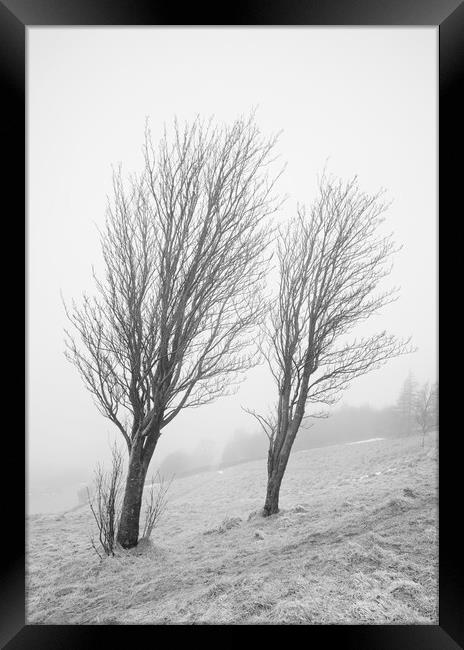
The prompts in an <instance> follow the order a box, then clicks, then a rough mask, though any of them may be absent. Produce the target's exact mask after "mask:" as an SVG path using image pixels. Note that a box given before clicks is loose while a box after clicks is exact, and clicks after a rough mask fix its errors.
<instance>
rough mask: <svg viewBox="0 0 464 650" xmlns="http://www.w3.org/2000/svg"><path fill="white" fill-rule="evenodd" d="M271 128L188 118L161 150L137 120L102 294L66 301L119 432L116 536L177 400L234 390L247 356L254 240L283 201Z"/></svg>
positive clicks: (83, 357) (255, 275) (118, 189)
mask: <svg viewBox="0 0 464 650" xmlns="http://www.w3.org/2000/svg"><path fill="white" fill-rule="evenodd" d="M275 142H276V138H275V137H273V138H271V139H267V138H264V137H263V136H262V135H261V134H260V132H259V129H258V128H257V126H256V125H255V123H254V120H253V117H250V118H248V119H238V120H237V121H235V122H234V123H233V124H232V125H230V126H229V125H226V126H221V127H214V126H212V125H211V123H208V124H204V123H202V122H201V121H200V120H196V121H195V122H193V123H192V124H190V125H188V124H187V125H186V126H185V127H182V128H181V127H180V126H179V125H178V123H177V121H175V123H174V129H173V137H172V139H170V138H169V137H168V134H167V133H166V130H165V135H164V137H163V139H162V140H161V142H160V144H159V147H158V149H157V151H156V152H155V148H154V146H153V143H152V138H151V134H150V131H149V129H148V128H147V129H146V134H145V145H144V148H143V152H144V168H143V171H142V172H141V174H140V175H136V176H132V177H131V178H130V179H129V181H128V182H127V183H124V182H123V179H122V173H121V170H120V169H119V170H118V171H116V172H115V174H114V179H113V190H114V191H113V197H112V200H110V201H109V205H108V213H107V219H106V224H105V228H104V230H103V232H102V233H101V245H102V250H103V258H104V263H105V267H106V270H105V277H104V278H103V279H98V278H97V277H96V274H95V272H94V278H95V281H96V286H97V289H98V293H97V295H96V296H94V297H89V296H87V295H84V297H83V302H82V304H80V305H79V306H78V305H77V304H76V303H74V302H73V303H72V306H71V307H66V312H67V315H68V317H69V319H70V321H71V323H72V325H73V328H74V329H73V331H72V333H69V332H67V357H68V359H69V360H70V361H71V362H72V363H73V364H74V365H75V366H76V367H77V369H78V370H79V372H80V374H81V377H82V379H83V380H84V383H85V385H86V387H87V388H88V389H89V390H90V392H91V393H92V395H93V396H94V400H95V402H96V405H97V407H98V408H99V409H100V411H101V413H102V414H103V415H104V416H106V417H107V418H109V419H110V420H111V421H112V422H113V423H114V425H115V426H116V427H117V428H118V430H119V431H120V433H121V435H122V436H123V437H124V440H125V441H126V444H127V449H128V452H129V464H128V474H127V483H126V489H125V494H124V502H123V506H122V514H121V520H120V523H119V530H118V541H119V543H120V544H121V545H122V546H123V547H125V548H130V547H133V546H135V545H136V544H137V541H138V535H139V518H140V507H141V499H142V492H143V486H144V482H145V477H146V473H147V470H148V466H149V463H150V460H151V458H152V455H153V452H154V450H155V448H156V445H157V442H158V440H159V437H160V435H161V432H162V430H163V429H164V428H165V427H166V425H168V424H169V423H170V422H171V421H172V420H173V419H174V418H175V417H176V416H177V415H178V413H179V412H180V411H181V409H184V408H187V407H195V406H199V405H201V404H205V403H207V402H211V401H212V400H214V399H216V398H217V397H219V396H220V395H223V394H224V393H226V392H229V391H231V390H233V388H234V386H235V385H236V384H237V382H238V381H239V379H240V375H241V373H242V372H243V371H244V370H246V369H247V368H249V367H250V366H251V365H253V364H254V363H255V362H256V360H257V359H256V355H255V353H254V352H253V346H252V343H253V337H252V332H253V329H254V327H255V325H256V323H257V322H259V321H260V319H261V317H262V313H263V303H262V300H261V290H262V287H263V282H264V278H265V270H266V261H267V260H266V256H265V254H264V253H263V252H264V251H265V249H266V245H267V243H268V240H269V236H270V227H269V220H268V219H266V217H268V216H269V215H270V214H271V213H273V212H274V211H275V210H276V209H277V207H278V203H277V200H276V197H275V196H274V194H273V192H274V185H275V181H276V179H277V177H278V175H279V174H274V175H271V172H270V171H269V168H270V167H269V166H270V165H271V163H272V156H273V151H274V145H275Z"/></svg>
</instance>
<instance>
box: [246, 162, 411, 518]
mask: <svg viewBox="0 0 464 650" xmlns="http://www.w3.org/2000/svg"><path fill="white" fill-rule="evenodd" d="M380 199H381V193H379V194H376V195H373V196H368V195H366V194H364V193H362V192H361V191H360V190H359V188H358V184H357V180H356V178H354V179H353V180H351V181H349V182H348V183H346V184H345V183H342V182H341V181H335V180H333V179H331V178H327V177H326V176H325V175H324V176H323V177H322V179H321V181H320V188H319V197H318V199H317V200H316V201H315V203H314V204H313V206H312V208H311V211H310V213H309V214H307V213H306V211H305V209H304V207H301V208H300V207H299V208H298V210H297V215H296V217H295V218H294V219H293V220H291V222H290V223H289V224H288V225H287V227H285V228H283V229H282V231H281V233H280V238H279V242H278V263H279V271H280V285H279V291H278V295H277V297H276V299H275V300H274V301H273V303H272V305H271V308H270V315H269V319H268V322H267V325H266V328H265V329H266V331H265V341H266V344H265V347H264V350H263V352H264V354H265V356H266V358H267V360H268V363H269V366H270V369H271V372H272V374H273V377H274V379H275V382H276V385H277V390H278V400H277V405H276V409H275V411H274V412H272V413H271V414H270V415H269V416H266V415H264V416H263V415H259V414H257V413H255V412H254V411H250V412H251V413H252V414H253V415H254V416H255V417H256V418H257V419H258V420H259V422H260V423H261V425H262V427H263V429H264V431H265V432H266V434H267V436H268V438H269V451H268V462H267V469H268V483H267V493H266V500H265V505H264V510H263V514H264V515H265V516H268V515H272V514H274V513H276V512H278V509H279V492H280V486H281V482H282V478H283V476H284V472H285V469H286V467H287V462H288V459H289V455H290V451H291V448H292V445H293V442H294V440H295V437H296V435H297V433H298V430H299V428H300V425H301V423H302V421H303V419H304V418H305V417H308V415H306V408H307V405H308V404H311V405H314V404H316V405H318V404H319V405H320V404H333V403H334V402H335V401H336V400H337V399H339V397H340V396H341V394H342V391H343V390H345V389H346V388H347V387H348V386H349V384H350V382H351V380H353V379H355V378H356V377H359V376H361V375H364V374H365V373H367V372H369V371H371V370H374V369H375V368H378V367H379V366H381V365H382V364H383V363H384V362H386V361H387V360H388V359H391V358H392V357H396V356H398V355H401V354H404V353H406V352H407V351H409V347H408V345H409V340H407V341H400V340H398V339H396V338H395V337H394V336H392V335H389V334H387V333H386V332H380V333H378V334H375V335H373V336H370V337H368V338H360V339H354V340H351V341H350V340H347V339H346V335H347V334H348V333H349V332H350V331H351V330H352V329H353V328H354V327H355V326H356V325H358V324H359V323H361V322H363V321H365V320H367V319H368V318H370V317H371V316H373V315H374V314H376V313H377V312H378V311H379V309H381V307H383V306H384V305H386V304H387V303H389V302H391V301H392V300H394V299H395V296H396V293H397V290H396V289H391V290H387V291H384V292H379V293H376V289H377V288H378V285H379V283H380V282H381V281H382V280H383V278H385V276H386V275H388V273H389V271H390V263H389V261H390V257H391V255H392V254H393V253H394V252H395V248H394V244H393V243H392V240H391V235H386V236H382V235H380V233H379V231H378V226H379V225H380V223H381V222H382V221H383V218H382V216H381V215H382V213H383V212H384V210H385V209H386V205H385V204H384V203H382V201H381V200H380ZM310 415H311V417H317V416H318V415H324V413H321V412H318V411H317V410H316V411H313V412H312V413H310Z"/></svg>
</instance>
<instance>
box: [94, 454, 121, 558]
mask: <svg viewBox="0 0 464 650" xmlns="http://www.w3.org/2000/svg"><path fill="white" fill-rule="evenodd" d="M122 479H123V458H122V453H121V451H120V450H119V448H118V447H117V445H113V447H112V450H111V470H110V471H109V472H105V471H104V469H103V468H102V467H101V465H99V466H98V467H97V469H96V470H95V479H94V489H93V491H92V493H91V492H90V490H89V489H87V497H88V503H89V506H90V510H91V512H92V515H93V517H94V519H95V522H96V524H97V528H98V538H99V542H100V546H101V548H102V549H103V551H104V553H105V554H106V555H114V548H115V545H116V529H117V523H118V517H119V514H120V507H121V503H120V497H121V490H122ZM91 542H92V547H93V548H94V550H95V552H96V553H97V555H98V556H99V557H100V558H101V557H102V556H101V555H100V552H99V551H98V548H97V545H96V544H95V540H94V539H93V538H91Z"/></svg>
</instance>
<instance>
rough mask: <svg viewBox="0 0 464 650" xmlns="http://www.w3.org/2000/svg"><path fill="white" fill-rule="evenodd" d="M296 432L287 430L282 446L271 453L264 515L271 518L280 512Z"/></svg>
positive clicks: (291, 429)
mask: <svg viewBox="0 0 464 650" xmlns="http://www.w3.org/2000/svg"><path fill="white" fill-rule="evenodd" d="M295 436H296V430H294V429H293V428H292V427H290V428H289V429H287V432H286V435H285V438H284V441H283V444H282V446H281V447H280V449H279V448H274V450H272V451H271V450H270V451H269V458H268V464H267V489H266V501H265V503H264V508H263V515H264V516H265V517H269V516H270V515H275V514H277V513H278V512H279V493H280V485H281V483H282V479H283V477H284V474H285V469H286V467H287V462H288V459H289V456H290V451H291V449H292V445H293V441H294V440H295Z"/></svg>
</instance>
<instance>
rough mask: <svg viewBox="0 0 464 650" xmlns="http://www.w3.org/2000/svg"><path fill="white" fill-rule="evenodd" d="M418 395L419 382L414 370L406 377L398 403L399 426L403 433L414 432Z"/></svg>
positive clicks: (409, 433)
mask: <svg viewBox="0 0 464 650" xmlns="http://www.w3.org/2000/svg"><path fill="white" fill-rule="evenodd" d="M416 397H417V382H416V380H415V379H414V376H413V374H412V372H409V374H408V376H407V377H406V379H405V381H404V383H403V386H402V388H401V393H400V395H399V397H398V401H397V403H396V410H397V414H398V419H399V426H400V431H401V434H402V435H408V436H409V435H411V434H412V433H413V432H414V428H415V424H416V419H415V402H416Z"/></svg>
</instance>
